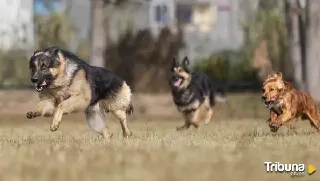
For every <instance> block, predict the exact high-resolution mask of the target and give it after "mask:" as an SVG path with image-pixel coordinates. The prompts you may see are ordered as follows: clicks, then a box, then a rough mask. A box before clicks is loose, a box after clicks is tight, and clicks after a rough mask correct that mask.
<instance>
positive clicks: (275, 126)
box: [269, 122, 281, 132]
mask: <svg viewBox="0 0 320 181" xmlns="http://www.w3.org/2000/svg"><path fill="white" fill-rule="evenodd" d="M280 126H281V125H280V124H278V123H277V122H270V123H269V127H270V131H271V132H277V131H278V130H279V128H280Z"/></svg>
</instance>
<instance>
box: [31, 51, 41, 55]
mask: <svg viewBox="0 0 320 181" xmlns="http://www.w3.org/2000/svg"><path fill="white" fill-rule="evenodd" d="M40 52H42V51H41V50H36V51H34V52H33V55H32V56H35V55H36V54H38V53H40Z"/></svg>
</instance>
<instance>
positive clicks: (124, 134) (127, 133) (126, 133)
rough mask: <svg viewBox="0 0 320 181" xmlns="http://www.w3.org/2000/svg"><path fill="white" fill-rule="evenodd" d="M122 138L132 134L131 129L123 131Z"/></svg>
mask: <svg viewBox="0 0 320 181" xmlns="http://www.w3.org/2000/svg"><path fill="white" fill-rule="evenodd" d="M122 135H123V138H129V137H131V136H132V132H131V131H128V132H123V134H122Z"/></svg>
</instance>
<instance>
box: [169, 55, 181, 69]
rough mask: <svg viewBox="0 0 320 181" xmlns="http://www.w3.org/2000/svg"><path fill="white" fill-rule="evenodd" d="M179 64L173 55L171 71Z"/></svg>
mask: <svg viewBox="0 0 320 181" xmlns="http://www.w3.org/2000/svg"><path fill="white" fill-rule="evenodd" d="M178 66H179V62H178V61H177V59H176V58H175V57H174V58H173V60H172V67H171V71H173V70H174V68H175V67H178Z"/></svg>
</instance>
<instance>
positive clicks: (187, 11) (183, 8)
mask: <svg viewBox="0 0 320 181" xmlns="http://www.w3.org/2000/svg"><path fill="white" fill-rule="evenodd" d="M192 16H193V9H192V5H188V4H179V5H178V6H177V18H178V21H179V22H181V23H183V24H190V23H192Z"/></svg>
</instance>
